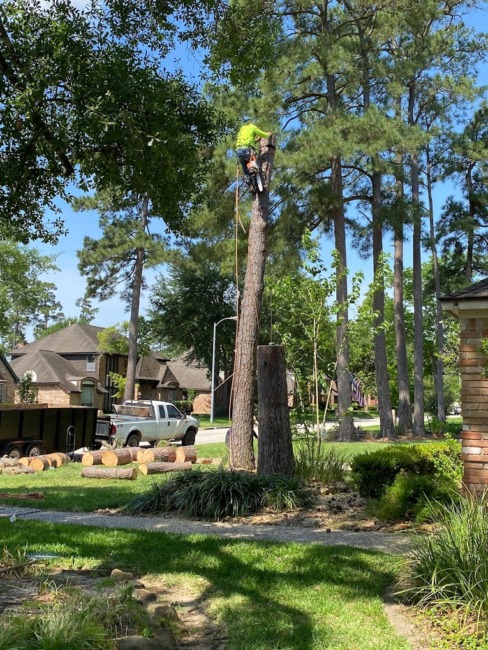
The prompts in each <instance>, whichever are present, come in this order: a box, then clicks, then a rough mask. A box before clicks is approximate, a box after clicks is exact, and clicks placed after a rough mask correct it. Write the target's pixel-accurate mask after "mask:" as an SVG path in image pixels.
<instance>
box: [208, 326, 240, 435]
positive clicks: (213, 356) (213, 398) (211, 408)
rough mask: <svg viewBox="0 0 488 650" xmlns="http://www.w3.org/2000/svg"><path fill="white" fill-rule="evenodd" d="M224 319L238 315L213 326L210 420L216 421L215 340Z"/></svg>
mask: <svg viewBox="0 0 488 650" xmlns="http://www.w3.org/2000/svg"><path fill="white" fill-rule="evenodd" d="M224 320H237V316H228V317H227V318H222V319H221V320H219V321H217V322H216V323H214V326H213V344H212V387H211V389H210V422H213V421H214V400H215V342H216V340H217V325H220V323H223V322H224Z"/></svg>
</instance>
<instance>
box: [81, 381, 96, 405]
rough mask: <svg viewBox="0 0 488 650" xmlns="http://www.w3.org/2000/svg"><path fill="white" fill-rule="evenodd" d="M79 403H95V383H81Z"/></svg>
mask: <svg viewBox="0 0 488 650" xmlns="http://www.w3.org/2000/svg"><path fill="white" fill-rule="evenodd" d="M81 405H82V406H94V405H95V385H94V384H92V383H91V382H83V383H82V384H81Z"/></svg>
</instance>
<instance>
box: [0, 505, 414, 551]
mask: <svg viewBox="0 0 488 650" xmlns="http://www.w3.org/2000/svg"><path fill="white" fill-rule="evenodd" d="M13 515H15V517H16V519H17V520H20V519H21V520H24V521H25V520H34V521H44V522H49V523H54V524H75V525H80V526H97V527H99V528H122V529H129V530H147V531H151V532H156V533H178V534H182V535H197V534H198V535H214V536H217V537H226V538H232V539H246V540H250V541H264V540H269V541H274V542H285V543H287V542H297V543H299V544H312V543H316V544H323V545H324V546H336V545H341V546H352V547H354V548H362V549H365V550H374V551H382V552H384V553H394V554H402V553H406V552H407V551H408V550H409V549H410V547H411V541H410V540H411V535H410V534H408V533H382V532H371V533H368V532H357V533H355V532H352V531H348V530H332V531H330V532H327V531H326V530H324V529H320V528H315V529H314V528H304V527H299V526H285V525H281V524H280V525H274V526H273V525H266V524H264V525H262V524H254V525H253V524H241V523H230V522H227V521H225V522H210V521H199V520H189V519H184V518H183V517H176V516H173V515H168V516H154V517H149V516H147V517H146V516H139V517H137V516H129V515H120V514H116V515H109V514H102V513H86V512H58V511H54V510H40V509H38V508H34V507H33V508H29V507H17V506H6V505H3V504H0V519H2V520H3V525H9V526H15V522H13V523H11V521H10V518H11V517H12V516H13Z"/></svg>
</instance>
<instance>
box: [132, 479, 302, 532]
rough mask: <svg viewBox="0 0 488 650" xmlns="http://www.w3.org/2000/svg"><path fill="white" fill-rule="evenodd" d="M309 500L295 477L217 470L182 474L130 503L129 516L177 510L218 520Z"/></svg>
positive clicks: (156, 486) (283, 507) (291, 506)
mask: <svg viewBox="0 0 488 650" xmlns="http://www.w3.org/2000/svg"><path fill="white" fill-rule="evenodd" d="M309 499H310V496H309V492H308V491H307V490H306V489H305V488H304V486H303V484H302V482H301V481H300V480H299V479H296V478H286V477H281V476H280V477H276V476H265V477H262V476H256V474H252V473H250V472H238V471H234V470H226V469H218V470H215V471H207V472H202V471H198V470H194V471H192V472H182V473H181V474H176V475H174V476H173V477H172V478H170V479H169V480H167V481H164V482H163V483H155V484H154V485H153V486H152V487H151V489H150V490H148V492H146V493H145V494H142V495H140V496H138V497H137V498H136V499H133V500H132V501H130V502H129V503H128V504H127V506H126V511H127V512H129V513H130V514H142V513H146V514H147V513H151V514H157V513H161V512H170V511H176V512H179V513H184V514H186V515H188V516H190V517H199V518H202V519H209V520H211V521H219V520H221V519H223V518H225V517H240V516H244V515H249V514H253V513H255V512H257V511H258V510H260V509H261V508H266V507H270V508H272V509H274V510H276V511H282V510H288V509H293V508H296V507H297V506H298V505H301V504H304V503H306V502H307V501H308V500H309Z"/></svg>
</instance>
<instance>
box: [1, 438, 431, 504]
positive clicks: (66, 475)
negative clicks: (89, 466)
mask: <svg viewBox="0 0 488 650" xmlns="http://www.w3.org/2000/svg"><path fill="white" fill-rule="evenodd" d="M294 444H295V445H297V446H298V445H301V444H304V443H303V441H301V440H300V439H298V440H295V441H294ZM322 444H323V445H324V446H327V447H329V448H335V449H336V450H337V451H339V452H340V453H342V454H343V455H344V459H345V461H346V462H350V461H351V459H352V458H353V457H354V456H356V455H357V454H360V453H364V452H371V451H374V450H375V449H379V448H384V447H385V445H389V444H411V443H389V442H350V443H348V442H324V443H322ZM427 444H428V443H427ZM256 453H257V450H256ZM226 455H227V449H226V446H225V444H224V443H223V442H222V443H212V444H208V445H199V446H198V456H199V457H200V458H205V457H207V458H209V457H212V458H225V457H226ZM198 468H199V469H201V470H202V471H208V470H210V469H212V466H211V465H210V466H208V465H202V466H198ZM81 470H82V466H81V463H71V464H69V465H64V466H63V467H59V468H58V469H55V470H54V469H53V470H46V471H44V472H37V473H36V474H20V475H17V476H15V475H7V474H5V475H3V474H2V475H0V491H2V492H6V493H9V494H15V493H18V494H24V493H26V492H41V493H42V494H43V495H44V499H42V500H39V501H26V500H21V499H18V500H15V499H9V500H8V504H9V505H10V504H11V505H19V506H21V505H23V506H25V505H29V506H30V505H31V504H32V505H34V507H36V508H43V509H51V510H67V511H80V512H93V511H94V510H97V509H100V508H120V507H122V506H124V505H125V504H126V503H127V502H128V501H130V500H131V499H132V498H133V497H134V496H136V495H138V494H140V493H142V492H144V491H146V490H147V489H148V488H149V487H150V486H151V485H153V483H154V482H159V481H163V480H166V479H167V478H168V477H169V476H171V474H164V475H163V474H160V475H152V476H144V475H143V474H139V475H138V477H137V480H135V481H121V480H116V479H111V480H96V479H88V478H82V476H81ZM193 471H199V470H198V469H196V467H195V468H194V470H193Z"/></svg>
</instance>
